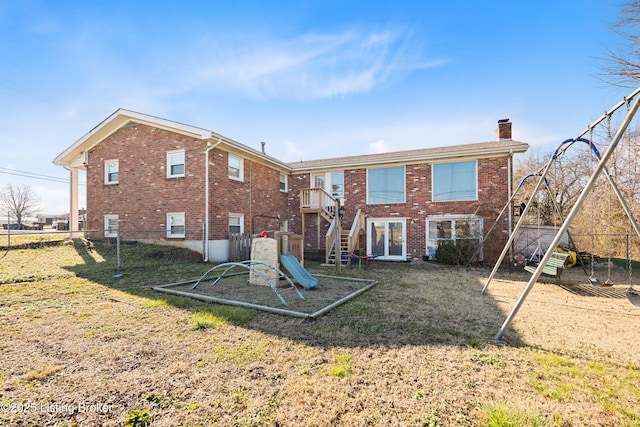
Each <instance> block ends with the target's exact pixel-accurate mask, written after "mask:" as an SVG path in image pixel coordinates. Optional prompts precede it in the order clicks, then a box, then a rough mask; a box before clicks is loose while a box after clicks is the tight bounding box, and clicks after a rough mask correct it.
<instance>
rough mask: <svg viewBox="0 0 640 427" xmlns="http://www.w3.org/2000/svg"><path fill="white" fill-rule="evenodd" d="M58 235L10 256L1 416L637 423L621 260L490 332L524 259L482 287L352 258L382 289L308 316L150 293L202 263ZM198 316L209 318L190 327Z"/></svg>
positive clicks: (269, 422)
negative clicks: (71, 241) (111, 259)
mask: <svg viewBox="0 0 640 427" xmlns="http://www.w3.org/2000/svg"><path fill="white" fill-rule="evenodd" d="M65 248H66V250H68V252H64V253H60V252H57V253H56V254H55V255H56V256H55V258H51V263H52V264H51V265H53V263H54V262H58V264H57V267H53V266H50V267H49V269H48V271H45V272H38V273H35V272H34V271H30V270H29V269H30V268H36V267H38V268H39V267H40V266H41V263H40V265H38V266H31V264H29V263H25V262H22V261H20V260H19V259H17V258H12V257H16V256H18V255H19V256H26V257H29V256H31V255H33V254H30V253H28V251H25V253H24V254H12V253H10V254H9V255H8V256H7V257H6V258H5V259H4V260H3V262H4V261H7V262H11V263H15V264H12V265H21V266H22V270H21V271H19V272H15V271H12V272H11V278H12V280H11V282H4V283H5V284H2V285H0V424H3V425H25V426H26V425H55V424H56V423H57V425H59V426H61V425H66V426H85V425H86V426H94V425H105V426H122V425H125V421H126V422H129V425H145V423H146V424H147V425H153V426H177V425H183V426H195V425H203V426H232V425H237V426H260V425H264V426H275V425H279V426H294V425H295V426H326V425H337V426H352V425H434V426H437V425H451V426H474V425H489V424H490V423H491V420H492V417H497V415H496V414H498V415H502V416H503V419H506V420H507V421H509V422H511V423H512V424H513V425H548V426H556V425H557V426H602V425H620V426H625V425H626V426H632V425H637V424H638V422H639V421H640V407H639V406H638V401H640V392H639V391H638V390H640V356H639V355H640V344H639V343H638V340H637V331H638V330H639V327H640V320H639V319H640V311H639V310H638V309H637V308H635V307H633V306H631V305H630V304H629V303H628V301H626V299H625V298H623V293H622V292H621V290H624V289H626V284H625V283H626V278H625V274H624V272H619V273H620V274H621V277H620V278H618V279H616V281H617V282H618V283H619V285H616V286H614V287H613V288H610V290H609V291H606V292H605V293H601V292H604V290H600V291H599V293H598V294H589V293H588V292H586V289H587V288H584V287H585V285H586V284H588V282H587V278H586V276H585V275H584V274H583V273H582V272H581V271H579V270H575V269H570V270H567V271H566V272H565V273H564V274H563V276H562V277H561V279H560V280H554V281H551V280H547V279H542V280H541V283H538V284H536V286H534V288H533V289H532V291H531V293H530V294H529V295H528V297H527V299H526V301H525V303H524V304H523V306H522V308H521V310H520V312H519V313H518V315H517V316H516V318H515V319H514V322H513V328H510V329H509V330H508V331H507V333H506V334H505V337H504V340H502V341H499V342H496V341H495V340H494V339H493V337H494V336H495V334H496V332H497V331H498V329H499V328H500V326H501V325H502V322H503V321H504V319H505V317H506V315H507V313H508V312H509V311H510V309H511V308H512V307H513V305H514V304H515V302H516V300H517V299H518V297H519V296H520V295H521V293H522V290H523V289H524V286H525V285H526V282H527V279H528V277H529V276H528V275H527V274H526V273H524V272H521V271H513V272H506V271H501V272H499V274H498V275H497V277H496V279H494V281H493V282H492V284H491V286H490V287H489V289H488V293H487V294H486V295H484V296H481V295H480V290H481V289H482V287H483V285H484V283H485V281H486V278H487V277H488V274H489V271H488V270H486V269H469V270H465V269H458V268H442V267H440V266H437V265H436V264H432V263H426V264H422V265H412V264H384V263H380V264H379V265H378V266H376V267H375V268H373V269H370V270H357V269H354V270H349V269H347V270H346V272H344V274H348V275H350V276H352V277H355V278H366V279H375V280H377V281H378V284H377V285H376V286H375V287H373V288H372V289H371V290H369V291H368V292H366V293H364V294H363V295H361V296H359V297H358V298H356V299H354V300H352V301H350V302H349V303H347V304H345V305H342V306H340V307H338V308H336V309H335V310H333V311H331V312H329V313H327V315H325V316H322V317H320V318H318V319H315V320H313V321H308V320H307V321H305V320H302V319H296V318H290V317H285V316H279V315H274V314H271V313H263V312H257V311H254V310H247V309H243V308H236V307H233V308H232V310H239V312H236V311H224V310H221V307H220V306H218V305H215V304H205V303H201V302H198V301H193V300H190V299H187V298H181V297H178V296H172V295H164V294H160V293H157V292H154V291H152V290H151V288H152V286H155V285H158V284H162V283H172V282H178V281H179V280H180V279H187V278H193V277H196V278H197V277H199V275H201V274H203V273H204V272H205V271H206V270H207V269H208V266H206V265H203V264H198V263H193V264H189V263H187V262H185V261H184V260H181V261H176V263H174V264H170V263H167V260H166V259H164V258H163V259H162V260H161V262H160V261H159V262H158V263H157V264H153V263H150V262H151V261H149V259H148V258H147V259H146V261H145V263H142V262H141V261H140V262H139V263H138V264H136V265H135V268H128V269H127V268H125V269H123V276H121V277H118V278H115V277H112V271H113V270H112V269H110V268H106V267H107V266H105V265H104V264H103V262H102V261H101V259H107V255H106V254H101V253H100V248H97V249H96V252H97V254H96V253H93V254H91V256H90V257H89V256H87V254H86V253H83V252H81V248H74V247H73V246H69V245H67V246H63V247H60V248H57V250H58V251H61V250H63V249H65ZM43 250H44V251H50V250H53V248H46V249H43ZM43 254H44V252H43ZM43 254H41V255H40V256H43ZM99 256H102V258H100V257H99ZM62 260H64V261H62ZM152 261H153V259H152ZM62 262H64V263H62ZM131 265H133V263H132V264H131ZM307 269H308V270H309V271H310V272H311V273H312V274H332V273H333V271H332V270H327V269H326V268H322V267H320V266H319V265H317V264H314V265H308V266H307ZM65 272H66V274H67V276H64V274H63V273H65ZM0 273H2V274H5V273H7V272H6V270H2V266H0ZM21 275H24V276H33V275H36V276H38V277H43V278H42V279H41V280H38V281H35V282H21V281H19V278H20V276H21ZM47 276H49V277H53V278H51V279H48V278H47ZM572 290H574V291H572ZM269 292H270V291H269ZM307 293H308V294H311V295H313V291H312V292H306V293H305V294H307ZM268 298H270V299H273V300H274V302H276V305H277V299H274V297H273V295H271V294H269V295H268ZM288 299H289V297H287V300H288ZM204 315H206V316H210V317H209V318H207V319H209V320H211V319H213V320H212V321H211V322H210V323H207V324H204V326H203V323H198V324H196V323H195V319H196V318H199V316H204ZM136 422H137V424H134V423H136Z"/></svg>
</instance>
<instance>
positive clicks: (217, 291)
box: [152, 231, 376, 318]
mask: <svg viewBox="0 0 640 427" xmlns="http://www.w3.org/2000/svg"><path fill="white" fill-rule="evenodd" d="M270 235H273V237H270ZM303 264H304V252H303V245H302V236H298V235H295V234H294V233H292V232H285V231H276V232H273V233H269V232H266V231H265V232H263V233H262V234H260V236H259V237H257V238H254V239H253V241H252V245H251V259H250V260H246V261H239V262H226V263H222V264H218V265H216V266H214V267H213V268H211V269H209V270H208V271H207V272H206V273H204V274H203V275H202V277H200V278H199V279H197V280H192V281H186V282H179V283H171V284H167V285H160V286H155V287H153V288H152V289H153V290H155V291H158V292H164V293H167V294H172V295H177V296H185V297H189V298H194V299H197V300H200V301H206V302H214V303H218V304H225V305H232V306H239V307H245V308H253V309H256V310H261V311H266V312H270V313H276V314H282V315H286V316H292V317H298V318H316V317H319V316H322V315H323V314H325V313H327V312H328V311H330V310H332V309H333V308H335V307H338V306H339V305H341V304H344V303H346V302H348V301H350V300H351V299H353V298H355V297H357V296H358V295H361V294H362V293H364V292H366V291H367V290H369V289H371V288H372V287H373V286H375V284H376V281H374V280H366V279H357V278H347V277H336V276H326V275H320V274H318V275H315V276H312V275H311V274H310V273H309V272H308V271H307V270H306V269H305V268H304V265H303ZM247 274H248V277H247ZM319 278H320V279H322V284H324V285H326V289H325V291H324V293H326V294H327V295H326V296H325V298H317V299H318V303H319V304H320V306H318V304H310V303H307V304H305V302H306V300H307V299H308V298H309V293H307V296H305V294H304V293H303V290H304V291H313V293H314V297H315V296H319V295H318V294H322V293H323V289H322V288H323V286H320V288H319V289H318V285H319V284H320V283H321V282H320V280H319ZM247 285H248V286H250V288H247V287H246V286H247ZM266 289H268V290H270V292H271V294H272V295H275V297H276V298H277V299H278V300H279V304H280V305H281V306H284V307H286V308H282V307H273V304H270V303H269V302H268V301H267V300H266V299H265V298H264V292H261V291H262V290H266ZM285 293H286V294H288V295H287V297H289V296H292V297H293V300H291V298H289V301H287V299H286V298H285ZM256 294H258V295H260V294H262V296H256ZM226 295H233V296H232V297H230V298H229V297H225V296H226ZM239 295H241V296H242V297H240V296H239ZM250 295H251V296H252V297H253V298H254V299H255V300H254V301H248V300H247V299H251V298H249V296H250ZM243 297H244V298H243ZM256 298H257V299H256ZM311 298H313V297H311ZM327 298H329V300H327ZM272 299H273V298H271V300H272ZM325 301H326V302H327V303H326V305H325V304H324V302H325ZM291 306H298V307H304V308H306V310H305V311H303V309H298V310H294V309H291V308H290V307H291ZM310 308H311V310H309V309H310ZM309 311H310V312H309Z"/></svg>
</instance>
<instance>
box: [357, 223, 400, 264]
mask: <svg viewBox="0 0 640 427" xmlns="http://www.w3.org/2000/svg"><path fill="white" fill-rule="evenodd" d="M367 223H368V225H367V229H368V231H369V232H368V233H367V254H370V255H378V259H380V260H387V261H405V260H406V257H407V246H406V240H407V239H406V237H407V236H406V220H404V219H397V218H393V219H390V218H372V219H369V220H367Z"/></svg>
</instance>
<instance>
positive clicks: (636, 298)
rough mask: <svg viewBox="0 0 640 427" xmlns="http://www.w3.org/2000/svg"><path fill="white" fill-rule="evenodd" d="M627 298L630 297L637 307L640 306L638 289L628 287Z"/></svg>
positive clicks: (630, 300)
mask: <svg viewBox="0 0 640 427" xmlns="http://www.w3.org/2000/svg"><path fill="white" fill-rule="evenodd" d="M627 298H628V299H629V302H630V303H631V304H633V305H635V306H636V307H640V293H638V291H636V290H635V289H633V288H631V289H628V290H627Z"/></svg>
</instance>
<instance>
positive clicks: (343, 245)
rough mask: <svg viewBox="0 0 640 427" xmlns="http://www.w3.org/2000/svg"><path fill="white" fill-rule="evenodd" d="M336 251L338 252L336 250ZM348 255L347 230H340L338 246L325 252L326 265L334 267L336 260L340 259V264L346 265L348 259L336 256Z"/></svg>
mask: <svg viewBox="0 0 640 427" xmlns="http://www.w3.org/2000/svg"><path fill="white" fill-rule="evenodd" d="M336 249H338V250H336ZM348 253H349V230H345V229H344V228H341V230H340V242H339V244H338V245H333V247H332V248H331V250H329V251H328V252H327V262H326V263H327V264H330V265H336V260H337V259H338V258H339V257H340V258H341V260H342V264H343V265H344V264H347V263H348V262H349V258H347V257H344V258H342V257H341V256H340V255H338V254H348Z"/></svg>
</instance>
